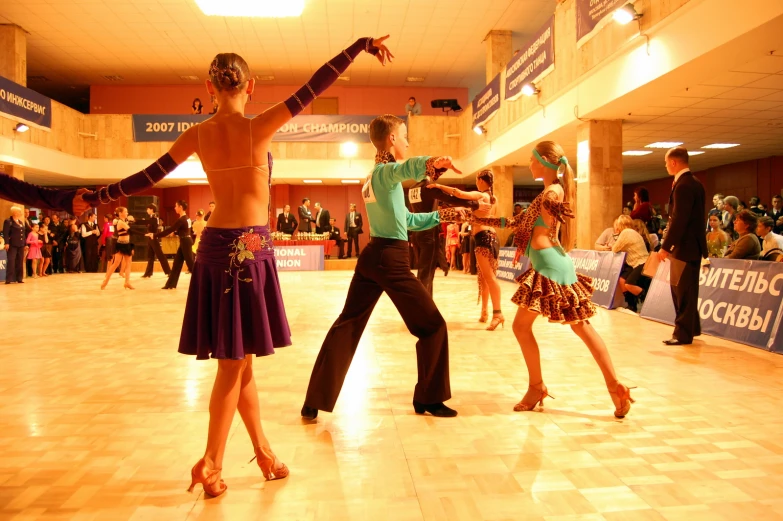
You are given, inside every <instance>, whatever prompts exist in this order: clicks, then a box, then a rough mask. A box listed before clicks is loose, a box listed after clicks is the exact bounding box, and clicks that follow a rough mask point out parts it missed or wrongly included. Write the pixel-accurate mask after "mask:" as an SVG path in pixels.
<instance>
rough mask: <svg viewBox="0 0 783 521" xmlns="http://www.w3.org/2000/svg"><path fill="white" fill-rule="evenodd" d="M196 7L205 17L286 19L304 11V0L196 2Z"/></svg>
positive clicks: (203, 0) (197, 0)
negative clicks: (282, 0)
mask: <svg viewBox="0 0 783 521" xmlns="http://www.w3.org/2000/svg"><path fill="white" fill-rule="evenodd" d="M196 5H197V6H198V8H199V9H201V12H202V13H204V14H205V15H207V16H254V17H259V18H286V17H292V16H301V15H302V11H304V0H285V1H284V2H281V1H280V0H196Z"/></svg>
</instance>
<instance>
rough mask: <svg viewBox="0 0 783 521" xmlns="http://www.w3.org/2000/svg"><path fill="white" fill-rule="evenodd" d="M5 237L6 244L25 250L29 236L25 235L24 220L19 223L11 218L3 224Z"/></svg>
mask: <svg viewBox="0 0 783 521" xmlns="http://www.w3.org/2000/svg"><path fill="white" fill-rule="evenodd" d="M3 237H4V238H5V243H6V244H7V245H9V246H12V247H14V248H24V247H25V246H26V245H27V235H25V233H24V218H22V219H21V220H20V221H19V222H16V221H14V218H13V217H9V218H8V219H6V220H5V221H4V222H3Z"/></svg>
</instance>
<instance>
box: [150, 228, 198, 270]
mask: <svg viewBox="0 0 783 521" xmlns="http://www.w3.org/2000/svg"><path fill="white" fill-rule="evenodd" d="M191 251H192V250H191ZM155 257H157V258H158V262H160V267H161V268H163V273H165V274H166V275H168V274H170V273H171V268H170V267H169V260H168V259H167V258H166V255H165V254H164V253H163V248H161V247H160V240H159V239H150V238H149V237H147V269H146V270H144V276H145V277H152V272H153V269H154V268H155ZM191 264H192V263H191ZM191 264H188V267H190V266H191ZM180 269H181V268H180Z"/></svg>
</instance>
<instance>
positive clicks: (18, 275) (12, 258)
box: [5, 246, 25, 282]
mask: <svg viewBox="0 0 783 521" xmlns="http://www.w3.org/2000/svg"><path fill="white" fill-rule="evenodd" d="M7 253H8V263H7V264H6V272H5V281H6V282H24V280H23V279H24V268H25V259H24V246H19V247H17V246H9V247H8V251H7Z"/></svg>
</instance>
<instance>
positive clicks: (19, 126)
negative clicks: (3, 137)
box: [14, 123, 30, 134]
mask: <svg viewBox="0 0 783 521" xmlns="http://www.w3.org/2000/svg"><path fill="white" fill-rule="evenodd" d="M28 130H30V127H28V126H27V125H25V124H24V123H17V124H16V126H15V127H14V132H19V133H20V134H21V133H22V132H27V131H28Z"/></svg>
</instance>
